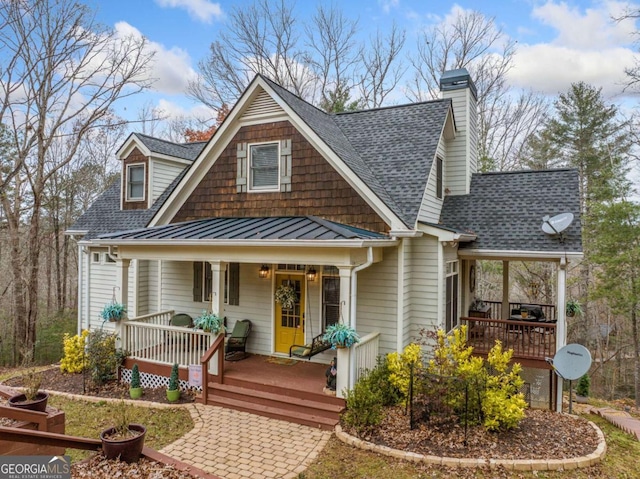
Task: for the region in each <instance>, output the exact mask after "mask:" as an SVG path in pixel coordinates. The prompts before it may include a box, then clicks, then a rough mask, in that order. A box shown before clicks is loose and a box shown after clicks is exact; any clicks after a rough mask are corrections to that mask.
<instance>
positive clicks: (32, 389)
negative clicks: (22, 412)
mask: <svg viewBox="0 0 640 479" xmlns="http://www.w3.org/2000/svg"><path fill="white" fill-rule="evenodd" d="M41 384H42V374H41V373H39V372H37V371H36V370H35V368H27V369H25V371H24V373H23V374H22V386H23V387H24V393H22V394H16V395H15V396H12V397H10V398H9V406H11V407H17V408H20V409H29V410H31V411H41V412H45V411H46V410H47V401H48V400H49V394H47V393H46V392H43V391H40V385H41Z"/></svg>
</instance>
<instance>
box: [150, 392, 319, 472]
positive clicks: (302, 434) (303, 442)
mask: <svg viewBox="0 0 640 479" xmlns="http://www.w3.org/2000/svg"><path fill="white" fill-rule="evenodd" d="M187 408H188V409H189V412H190V413H191V417H192V418H193V422H194V424H195V427H194V428H193V429H192V430H191V431H190V432H188V433H187V434H185V435H184V436H182V437H181V438H180V439H178V440H177V441H175V442H174V443H172V444H169V445H168V446H166V447H164V448H163V449H161V450H160V452H162V453H164V454H168V455H170V456H172V457H174V458H176V459H179V460H181V461H184V462H186V463H188V464H192V465H194V466H196V467H199V468H201V469H203V470H205V471H207V472H210V473H212V474H215V475H217V476H220V477H221V478H222V479H244V478H251V479H263V478H283V479H293V478H296V477H298V474H299V473H301V472H303V471H304V470H305V469H306V468H307V466H308V465H309V464H310V463H311V462H312V461H313V460H314V459H315V458H316V457H317V456H318V454H319V453H320V451H322V449H323V448H324V447H325V445H326V444H327V441H328V440H329V438H330V437H331V432H329V431H323V430H320V429H314V428H311V427H308V426H301V425H298V424H293V423H289V422H285V421H279V420H276V419H269V418H265V417H262V416H257V415H255V414H249V413H246V412H239V411H234V410H231V409H225V408H220V407H216V406H203V405H202V404H191V405H189V406H187Z"/></svg>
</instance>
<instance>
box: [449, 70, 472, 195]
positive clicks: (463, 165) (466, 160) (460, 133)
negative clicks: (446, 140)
mask: <svg viewBox="0 0 640 479" xmlns="http://www.w3.org/2000/svg"><path fill="white" fill-rule="evenodd" d="M440 92H441V94H442V98H445V99H446V98H449V99H451V102H452V104H453V117H454V120H455V125H456V137H455V139H454V140H453V141H452V143H451V148H449V149H448V154H447V160H446V162H445V178H446V185H447V188H448V189H449V193H448V194H450V195H466V194H469V189H470V187H471V174H472V173H475V172H476V171H477V168H478V108H477V103H478V93H477V90H476V86H475V85H474V83H473V80H472V79H471V75H469V72H468V71H467V70H466V69H465V68H460V69H458V70H449V71H446V72H444V73H443V74H442V77H441V78H440Z"/></svg>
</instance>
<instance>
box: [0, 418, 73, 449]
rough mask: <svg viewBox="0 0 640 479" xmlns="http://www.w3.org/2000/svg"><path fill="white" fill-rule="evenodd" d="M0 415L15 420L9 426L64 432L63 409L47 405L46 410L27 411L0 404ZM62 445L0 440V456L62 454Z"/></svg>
mask: <svg viewBox="0 0 640 479" xmlns="http://www.w3.org/2000/svg"><path fill="white" fill-rule="evenodd" d="M0 417H6V418H9V419H13V420H15V421H17V423H16V424H15V425H13V426H10V427H15V428H17V429H30V430H37V431H41V432H55V433H58V434H64V422H65V416H64V411H59V410H57V409H54V408H52V407H47V412H37V411H27V410H24V409H19V408H15V407H8V406H0ZM64 452H65V448H64V447H59V446H43V445H37V444H29V443H23V442H14V441H3V440H0V456H35V455H44V456H62V455H63V454H64Z"/></svg>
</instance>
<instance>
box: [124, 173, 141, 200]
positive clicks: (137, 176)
mask: <svg viewBox="0 0 640 479" xmlns="http://www.w3.org/2000/svg"><path fill="white" fill-rule="evenodd" d="M144 177H145V165H144V164H134V165H127V201H142V200H144Z"/></svg>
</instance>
